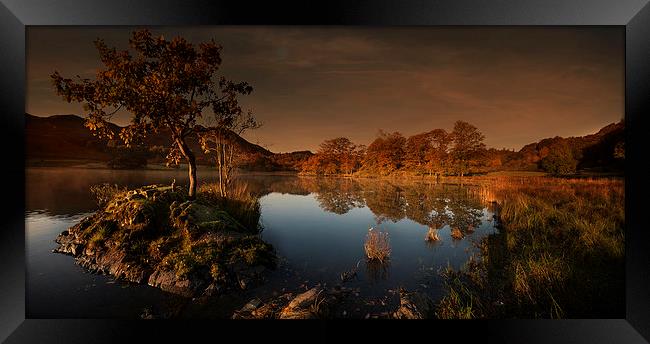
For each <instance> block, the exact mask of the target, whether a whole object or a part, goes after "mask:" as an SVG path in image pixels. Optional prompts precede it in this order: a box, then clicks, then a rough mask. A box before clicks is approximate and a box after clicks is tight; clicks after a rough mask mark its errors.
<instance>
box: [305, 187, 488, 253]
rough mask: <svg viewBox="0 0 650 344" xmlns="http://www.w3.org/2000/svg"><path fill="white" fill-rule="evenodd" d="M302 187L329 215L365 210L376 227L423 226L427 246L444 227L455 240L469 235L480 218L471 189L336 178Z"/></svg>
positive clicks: (478, 204)
mask: <svg viewBox="0 0 650 344" xmlns="http://www.w3.org/2000/svg"><path fill="white" fill-rule="evenodd" d="M302 185H303V186H304V187H305V188H306V189H308V190H309V191H311V192H313V193H314V194H315V198H316V200H317V201H318V202H319V205H320V207H321V208H322V209H324V210H326V211H329V212H332V213H336V214H345V213H347V212H349V211H350V210H351V209H353V208H360V207H364V206H367V207H368V209H370V211H372V213H373V214H374V215H375V219H376V221H377V222H378V223H381V222H383V221H387V220H390V221H393V222H397V221H400V220H403V219H410V220H412V221H415V222H417V223H419V224H421V225H423V226H427V228H428V232H427V235H426V237H425V240H426V241H427V242H428V243H430V244H435V243H436V242H437V241H439V240H440V237H439V235H438V230H440V229H442V228H443V227H444V226H449V227H451V228H452V229H457V231H459V232H460V234H457V235H458V237H459V238H463V237H465V236H466V235H468V234H471V233H473V232H474V230H475V229H476V228H477V227H478V226H480V224H481V218H482V216H483V209H484V205H483V202H482V201H481V199H480V197H479V195H478V193H477V192H475V190H472V188H473V187H474V188H475V186H468V185H464V186H462V185H452V184H438V183H427V182H405V183H398V182H393V181H386V180H375V179H340V178H311V179H309V180H308V182H307V183H303V184H302Z"/></svg>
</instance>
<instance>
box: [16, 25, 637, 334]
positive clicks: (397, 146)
mask: <svg viewBox="0 0 650 344" xmlns="http://www.w3.org/2000/svg"><path fill="white" fill-rule="evenodd" d="M25 56H26V66H27V70H26V73H27V74H26V86H27V87H26V91H27V94H26V104H25V109H26V110H25V112H26V113H25V118H24V122H25V142H24V145H25V182H26V184H25V202H26V204H25V231H26V232H25V244H26V247H25V249H26V253H25V257H26V316H27V317H28V318H75V319H85V318H111V319H240V320H246V319H394V320H395V321H400V320H402V321H404V320H408V319H558V318H574V319H575V318H579V319H584V318H600V319H611V318H625V270H624V269H625V118H624V105H625V94H624V92H625V86H624V82H625V70H624V68H625V36H624V28H621V27H590V26H589V27H544V26H536V27H526V26H517V27H480V26H476V27H474V26H472V27H445V26H440V27H436V26H433V27H353V26H196V27H165V26H153V27H144V26H143V27H135V26H133V27H131V26H115V27H111V26H102V27H84V26H57V27H54V26H31V27H28V28H27V29H26V55H25Z"/></svg>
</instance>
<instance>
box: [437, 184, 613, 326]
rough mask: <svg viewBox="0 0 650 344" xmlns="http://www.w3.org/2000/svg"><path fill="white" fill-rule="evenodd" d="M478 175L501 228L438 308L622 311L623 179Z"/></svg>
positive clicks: (575, 313) (488, 313) (522, 312)
mask: <svg viewBox="0 0 650 344" xmlns="http://www.w3.org/2000/svg"><path fill="white" fill-rule="evenodd" d="M473 181H474V182H476V184H477V188H475V189H474V191H473V192H475V193H476V195H477V196H479V197H480V198H481V200H482V201H483V202H485V203H486V204H491V206H492V207H493V209H494V210H495V212H496V213H497V214H498V220H499V223H500V224H501V226H502V227H501V229H500V231H499V233H497V234H494V235H491V236H489V237H487V238H486V239H484V240H483V241H482V242H481V244H480V246H481V247H482V249H481V257H482V258H481V259H480V260H479V263H474V264H472V265H471V266H466V267H465V268H464V269H463V270H462V273H461V276H460V277H458V276H456V278H455V279H454V281H453V283H448V293H447V296H446V297H445V298H443V300H442V301H441V303H440V304H439V307H440V308H441V310H440V311H439V314H444V315H446V316H450V315H454V314H455V315H458V316H460V315H467V314H468V313H467V312H466V309H467V307H468V305H469V304H470V302H471V305H472V309H473V312H472V313H471V314H473V315H474V316H475V317H526V318H564V317H592V318H593V317H602V318H608V317H612V318H616V317H620V316H623V315H624V310H625V308H624V307H625V306H624V295H625V289H624V275H623V271H624V259H623V258H624V245H625V237H624V225H625V202H624V200H625V192H624V190H625V184H624V181H623V180H621V179H590V178H581V179H577V178H573V179H569V178H549V177H523V178H518V177H492V178H483V179H478V178H477V179H473ZM460 285H462V288H461V287H460ZM460 290H463V292H462V293H460V292H459V291H460ZM478 305H480V306H481V307H482V309H477V307H478ZM443 308H444V310H443ZM450 308H453V309H450Z"/></svg>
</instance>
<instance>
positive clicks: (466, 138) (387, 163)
mask: <svg viewBox="0 0 650 344" xmlns="http://www.w3.org/2000/svg"><path fill="white" fill-rule="evenodd" d="M484 140H485V136H484V135H483V134H482V133H481V132H480V131H479V129H478V128H477V127H475V126H474V125H472V124H470V123H468V122H464V121H456V123H454V127H453V129H452V131H451V132H447V131H446V130H444V129H434V130H431V131H428V132H424V133H420V134H416V135H413V136H410V137H408V138H406V137H404V135H402V134H401V133H400V132H393V133H388V132H385V131H383V130H380V131H379V134H378V135H377V137H376V138H375V140H374V141H373V142H372V143H370V145H368V146H367V147H366V146H364V145H357V144H354V143H353V142H352V141H350V140H349V139H348V138H345V137H338V138H334V139H329V140H325V141H324V142H323V143H321V145H320V147H319V149H318V151H317V152H316V154H314V155H313V156H312V157H310V158H309V159H308V160H307V161H306V162H305V163H304V164H303V166H302V172H303V173H306V174H318V175H336V174H342V175H353V174H360V175H373V174H376V175H382V176H386V175H390V174H392V173H395V172H398V171H408V172H414V173H416V174H420V175H429V176H436V177H439V176H441V175H449V174H454V175H459V176H464V175H466V174H468V173H471V172H474V171H475V170H476V168H477V167H480V166H482V165H485V164H486V163H487V162H488V161H487V160H488V159H487V158H488V156H489V154H488V150H487V149H486V146H485V143H484V142H483V141H484Z"/></svg>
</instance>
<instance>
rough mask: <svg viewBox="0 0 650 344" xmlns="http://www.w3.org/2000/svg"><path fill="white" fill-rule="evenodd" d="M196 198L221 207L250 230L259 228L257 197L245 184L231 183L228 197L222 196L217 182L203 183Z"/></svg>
mask: <svg viewBox="0 0 650 344" xmlns="http://www.w3.org/2000/svg"><path fill="white" fill-rule="evenodd" d="M197 198H198V200H199V201H201V202H206V203H209V204H212V205H216V206H218V207H220V208H222V209H223V210H224V211H226V212H227V213H228V214H229V215H230V216H232V217H233V218H234V219H235V220H237V221H238V222H239V223H240V224H242V225H243V226H244V227H246V228H247V229H248V230H250V231H251V232H256V231H259V230H261V225H260V216H261V206H260V202H259V198H258V197H256V196H255V195H253V194H252V193H251V192H250V191H249V190H248V187H247V185H246V184H236V183H235V184H233V186H232V188H231V190H230V191H229V193H228V197H222V196H221V193H220V191H219V184H216V183H205V184H202V185H201V186H199V189H198V193H197Z"/></svg>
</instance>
